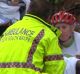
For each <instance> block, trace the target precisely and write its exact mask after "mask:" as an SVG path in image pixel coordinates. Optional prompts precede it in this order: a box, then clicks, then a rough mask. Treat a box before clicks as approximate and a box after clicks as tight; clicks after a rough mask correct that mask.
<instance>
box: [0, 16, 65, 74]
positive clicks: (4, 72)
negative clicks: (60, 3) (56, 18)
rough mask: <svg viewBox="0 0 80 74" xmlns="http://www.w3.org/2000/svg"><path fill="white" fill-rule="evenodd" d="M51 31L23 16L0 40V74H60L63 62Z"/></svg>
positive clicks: (35, 18) (41, 21) (61, 73)
mask: <svg viewBox="0 0 80 74" xmlns="http://www.w3.org/2000/svg"><path fill="white" fill-rule="evenodd" d="M53 31H54V30H53V28H51V26H50V25H49V24H48V23H46V22H45V21H43V20H42V19H40V18H38V17H36V16H34V15H30V14H27V15H26V16H24V18H23V19H22V20H21V21H18V22H17V23H15V24H14V25H12V26H10V27H9V28H8V29H7V30H6V31H5V32H4V34H3V37H2V38H1V40H0V74H39V73H42V72H43V73H48V74H63V72H64V67H65V63H64V60H63V56H62V52H61V49H60V48H59V46H58V38H57V36H56V35H55V33H54V32H53Z"/></svg>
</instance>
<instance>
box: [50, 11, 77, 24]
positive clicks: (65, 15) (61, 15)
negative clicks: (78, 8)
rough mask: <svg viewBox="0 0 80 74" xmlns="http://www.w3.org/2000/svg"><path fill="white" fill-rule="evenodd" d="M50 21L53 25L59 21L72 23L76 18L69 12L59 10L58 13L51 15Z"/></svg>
mask: <svg viewBox="0 0 80 74" xmlns="http://www.w3.org/2000/svg"><path fill="white" fill-rule="evenodd" d="M50 21H51V23H52V24H53V25H55V24H57V23H59V22H60V23H67V24H69V25H72V24H74V23H75V22H76V18H75V17H74V16H73V15H72V14H70V13H69V12H65V11H59V12H58V13H55V14H54V15H52V17H51V20H50Z"/></svg>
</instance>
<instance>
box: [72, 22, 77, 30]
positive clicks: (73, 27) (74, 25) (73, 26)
mask: <svg viewBox="0 0 80 74" xmlns="http://www.w3.org/2000/svg"><path fill="white" fill-rule="evenodd" d="M76 24H77V23H74V24H73V25H72V27H71V28H72V31H74V29H75V27H76Z"/></svg>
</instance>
